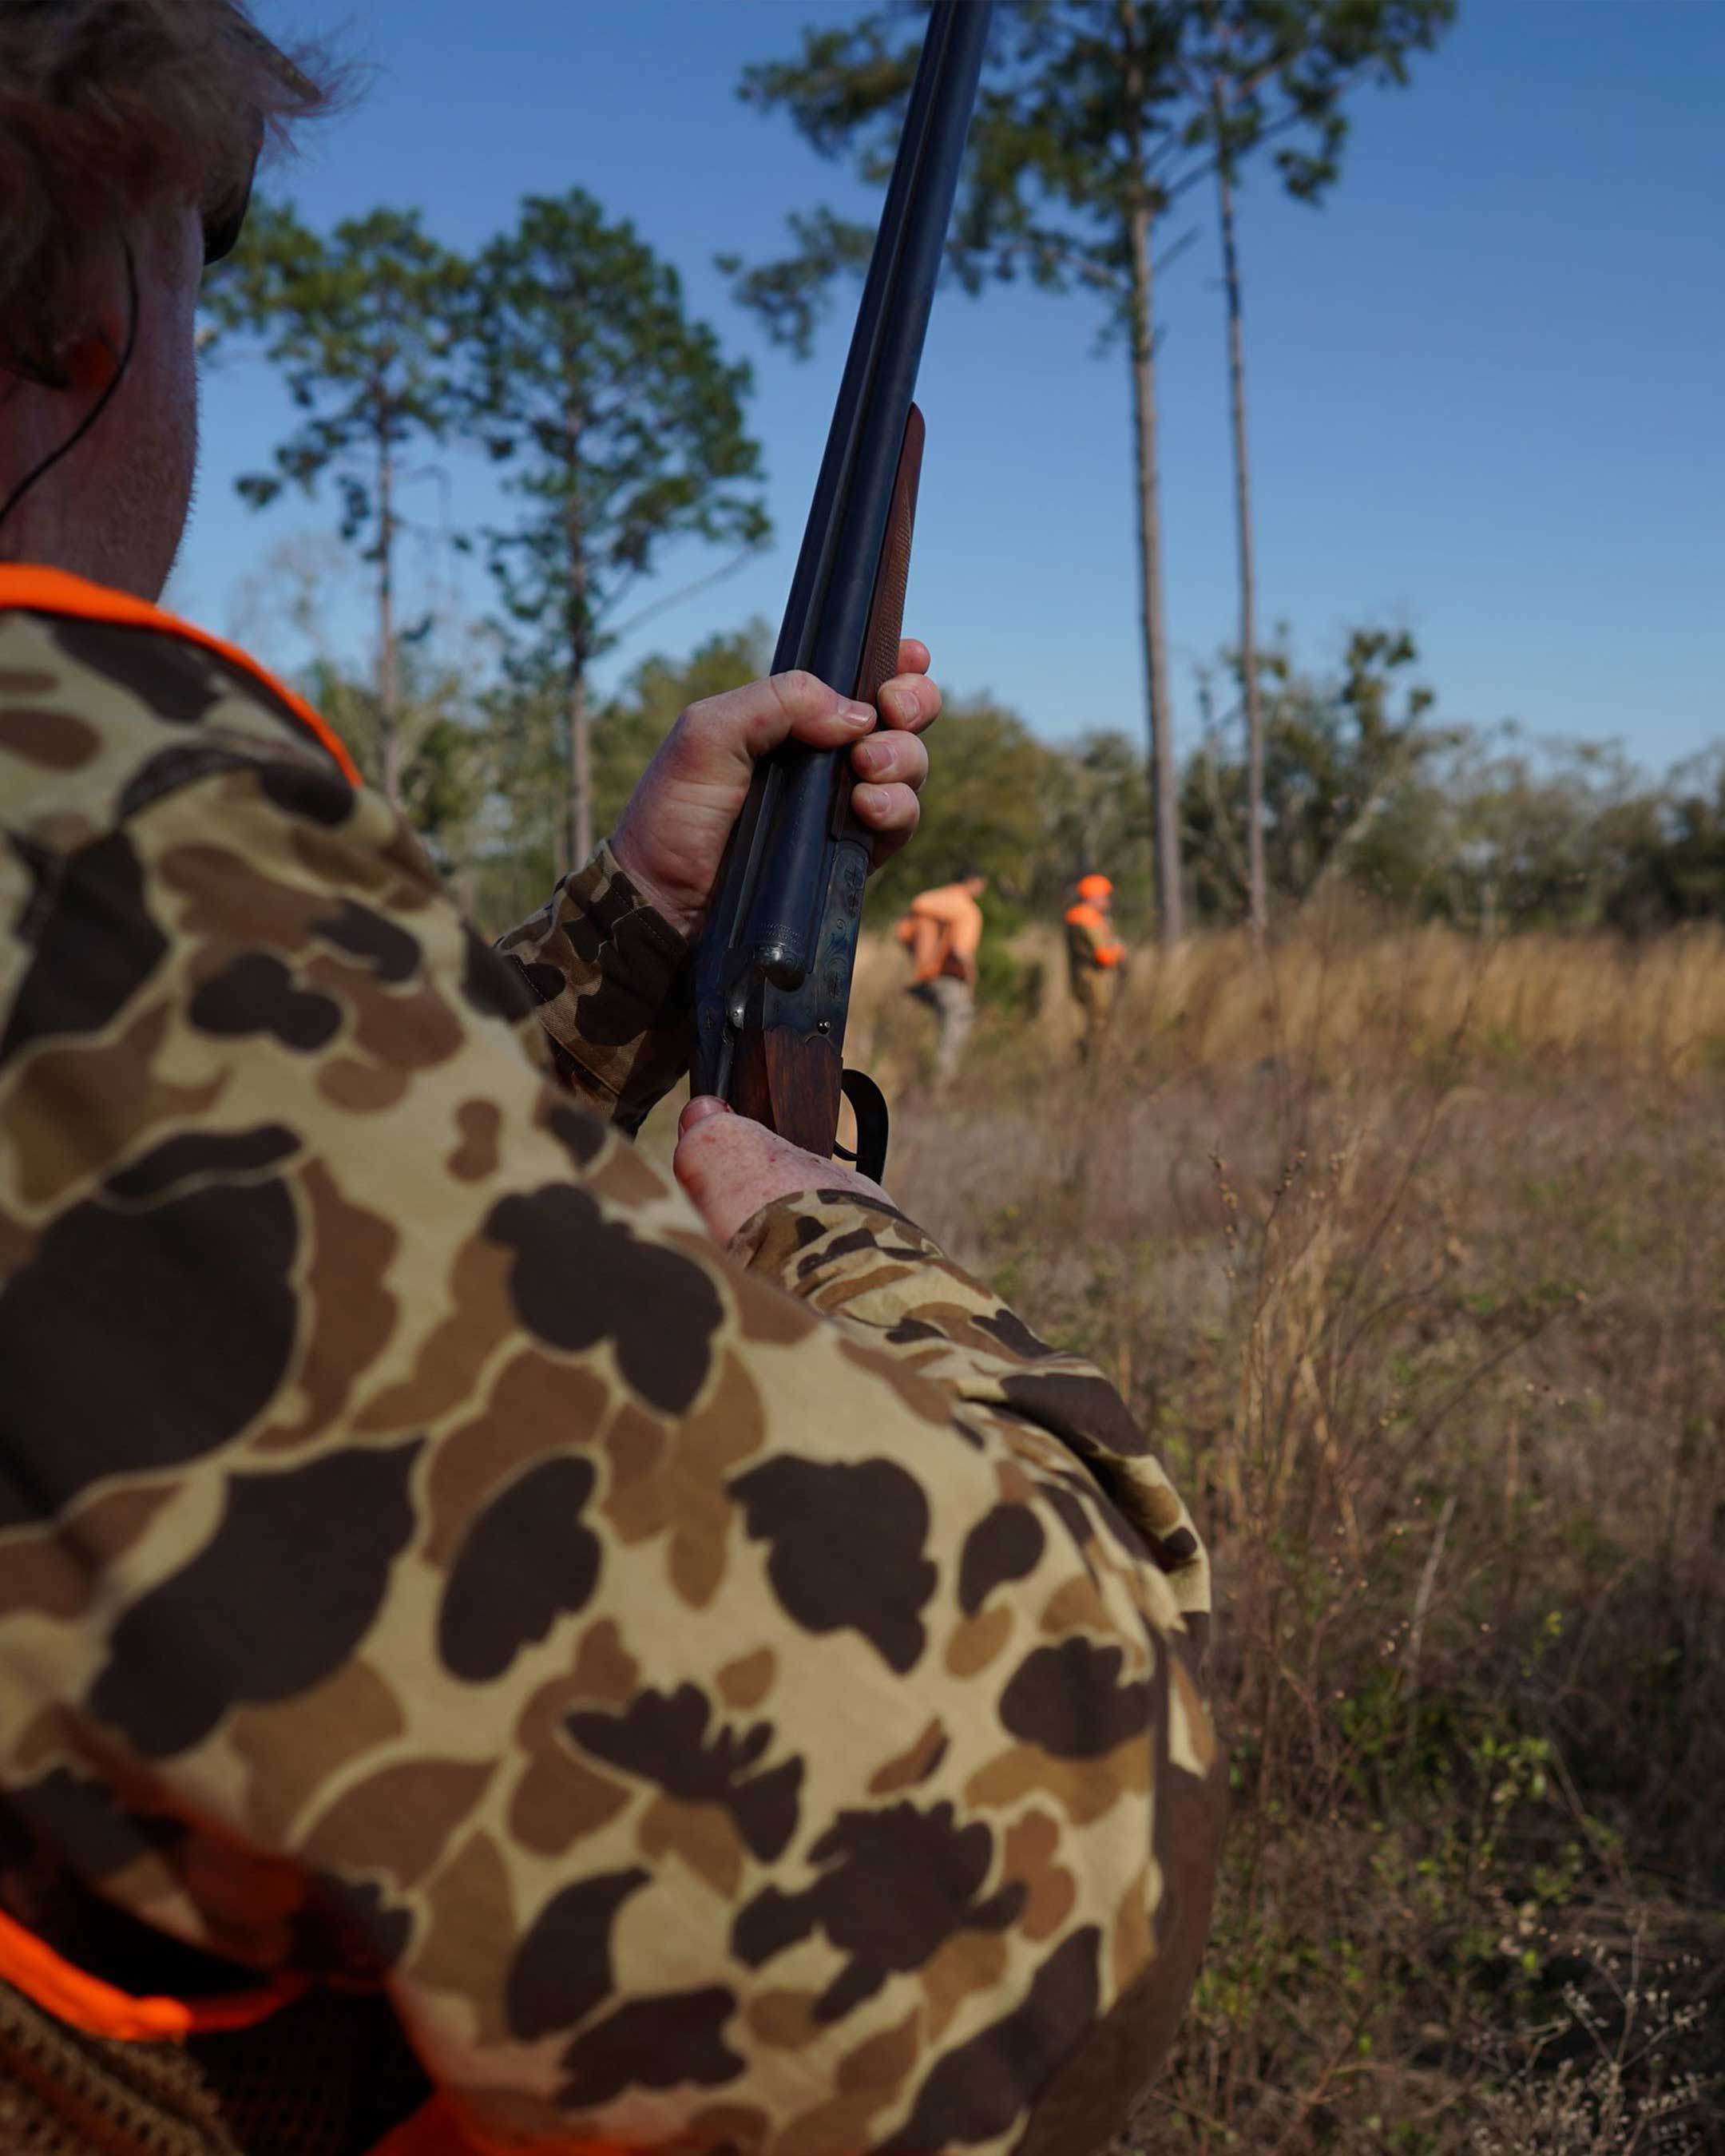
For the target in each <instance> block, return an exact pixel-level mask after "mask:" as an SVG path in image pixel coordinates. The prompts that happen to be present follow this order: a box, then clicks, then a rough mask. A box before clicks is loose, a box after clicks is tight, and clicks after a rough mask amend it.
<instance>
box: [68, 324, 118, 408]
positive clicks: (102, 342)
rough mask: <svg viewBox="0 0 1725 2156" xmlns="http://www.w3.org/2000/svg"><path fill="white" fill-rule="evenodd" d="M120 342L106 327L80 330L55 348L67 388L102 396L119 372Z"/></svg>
mask: <svg viewBox="0 0 1725 2156" xmlns="http://www.w3.org/2000/svg"><path fill="white" fill-rule="evenodd" d="M54 357H55V359H56V360H57V361H58V362H59V367H60V371H61V372H62V373H63V374H64V377H65V387H66V388H67V389H68V390H69V391H71V392H73V393H75V394H77V395H79V396H81V397H100V395H101V393H102V392H103V391H104V390H105V388H108V386H109V385H110V382H112V381H113V379H114V377H115V376H116V374H117V373H118V372H120V367H121V343H120V340H119V339H118V338H117V337H114V336H110V335H109V333H108V332H107V331H105V330H103V329H94V328H93V329H87V330H80V331H78V333H77V334H76V335H75V336H70V337H68V338H67V340H66V341H65V342H64V344H63V345H60V346H59V347H58V348H57V349H56V351H55V353H54Z"/></svg>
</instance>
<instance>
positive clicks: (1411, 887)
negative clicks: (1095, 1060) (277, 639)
mask: <svg viewBox="0 0 1725 2156" xmlns="http://www.w3.org/2000/svg"><path fill="white" fill-rule="evenodd" d="M340 574H341V563H340V559H339V557H337V556H336V555H334V554H331V555H330V556H328V557H324V558H322V559H321V561H317V562H312V563H311V564H307V563H306V562H305V561H304V559H303V558H302V557H300V556H298V555H297V554H296V552H295V550H291V549H290V550H288V551H287V552H286V554H285V557H283V558H281V559H279V560H278V562H276V563H275V565H274V566H273V568H272V570H271V572H270V581H271V582H272V583H273V584H274V586H275V596H276V597H277V598H278V600H279V599H280V593H281V591H282V589H283V588H286V587H293V586H295V585H297V595H296V597H295V598H292V599H290V603H289V609H288V610H289V613H290V618H291V619H293V621H294V623H295V625H296V626H297V627H298V628H299V629H300V630H301V632H302V633H304V634H308V635H310V636H311V639H312V640H313V642H314V644H315V643H316V640H317V634H318V632H317V626H316V624H317V622H318V619H319V618H320V616H321V614H323V613H326V611H327V608H328V603H329V596H328V595H329V587H330V585H331V583H333V582H334V581H335V580H336V578H337V577H339V576H340ZM497 635H498V632H497V631H496V630H495V629H485V628H483V627H480V628H478V629H470V631H468V633H467V634H466V636H465V639H462V640H461V641H460V642H459V643H455V644H451V643H450V641H449V639H447V638H428V639H425V640H424V641H423V642H420V643H414V644H408V645H406V646H404V647H403V652H402V662H403V663H402V665H401V668H400V671H399V678H398V695H399V696H400V700H401V712H400V716H398V720H397V721H396V725H397V728H398V731H397V734H396V737H395V741H396V750H395V752H396V753H397V754H398V757H399V759H400V760H399V764H398V788H399V793H400V798H401V799H402V802H403V806H404V808H406V811H407V813H408V816H409V818H410V819H412V821H413V824H414V827H415V829H418V831H419V832H420V833H421V834H422V835H423V836H424V839H425V840H426V842H427V844H428V845H429V847H430V849H431V850H432V852H433V854H434V856H435V857H436V859H437V860H438V862H439V866H440V867H441V868H442V869H443V870H444V872H445V873H446V875H449V877H450V879H451V880H452V881H453V883H454V885H455V887H456V889H457V891H458V892H459V896H460V897H461V899H462V901H463V902H464V903H465V905H466V906H467V907H468V909H469V910H470V911H471V912H472V913H473V914H474V915H475V917H476V918H478V919H479V920H480V921H482V922H483V923H485V924H486V925H487V926H489V927H491V928H493V929H501V927H504V926H506V924H507V923H509V922H510V921H514V920H516V919H519V918H521V917H522V916H525V915H526V913H527V912H529V911H531V909H532V908H533V907H535V906H537V905H539V904H540V903H542V901H543V899H544V896H545V894H546V892H547V891H548V890H549V889H550V887H551V885H552V882H553V881H554V880H555V878H556V876H557V874H558V873H559V872H560V871H561V869H562V865H563V863H564V861H565V860H566V858H567V829H566V828H565V823H564V817H563V796H562V792H561V791H560V787H559V779H560V776H561V774H562V770H563V761H562V757H563V743H562V722H563V720H564V718H565V716H566V711H565V708H564V703H563V699H562V693H561V690H560V688H559V687H558V685H557V684H556V683H555V682H552V683H548V684H544V685H539V686H537V687H535V686H533V685H523V684H522V683H521V682H519V681H517V680H514V679H513V678H511V675H509V674H508V673H507V672H506V671H502V670H499V669H498V668H497V667H496V666H495V665H494V664H493V663H492V658H493V654H494V651H495V643H496V640H497ZM772 648H773V634H772V630H771V629H770V628H769V626H768V624H767V623H766V622H764V621H760V620H757V621H753V622H750V623H747V624H743V625H742V626H741V627H740V628H738V629H735V630H732V631H729V632H726V633H725V634H719V635H715V636H711V637H709V638H707V639H705V640H704V641H703V642H701V644H698V645H697V646H696V649H694V650H693V651H692V652H691V653H689V654H686V655H684V656H681V657H677V656H674V655H672V654H666V653H656V654H654V655H653V656H651V657H649V658H647V659H645V660H642V661H641V662H640V663H639V665H637V666H636V667H634V670H632V671H631V672H630V673H629V675H628V676H627V677H626V678H625V679H624V681H623V682H622V683H621V684H620V685H619V687H618V688H617V689H616V690H614V693H612V694H611V695H609V696H603V697H599V698H596V699H595V700H594V701H593V708H592V711H591V713H590V761H591V773H592V811H593V817H594V819H595V825H596V828H598V829H601V830H603V829H608V828H609V826H610V824H612V823H613V822H614V820H615V819H616V816H617V814H618V813H619V810H620V809H621V808H622V806H623V803H624V800H625V799H626V798H628V795H629V789H630V788H631V787H632V786H633V785H634V782H635V780H636V778H638V777H639V773H640V772H641V770H642V768H643V767H644V765H645V763H646V762H647V760H648V759H649V757H650V756H651V755H652V753H653V751H654V749H655V747H657V746H658V744H659V742H660V740H661V739H662V738H663V737H664V736H665V732H666V731H668V730H669V728H670V726H671V724H672V722H673V721H675V718H676V716H677V714H678V713H679V712H680V711H682V710H683V709H684V707H685V706H686V705H688V704H691V703H693V702H696V701H698V700H699V699H700V698H701V697H703V696H714V695H716V694H717V693H718V692H719V691H720V690H723V689H726V688H729V687H732V686H733V685H735V684H736V683H737V682H738V681H741V680H747V679H750V678H752V677H753V676H755V675H758V674H760V673H761V672H762V671H763V670H765V669H766V667H767V666H768V665H769V664H770V661H771V655H772ZM1258 665H1259V675H1260V703H1261V707H1262V711H1263V724H1264V764H1263V770H1264V777H1263V803H1264V816H1263V824H1262V829H1263V834H1264V836H1263V859H1264V873H1265V879H1266V889H1267V891H1268V895H1269V897H1270V900H1271V906H1272V909H1273V915H1272V920H1273V921H1276V920H1279V921H1282V922H1284V923H1285V922H1286V921H1288V920H1290V919H1291V917H1292V916H1294V915H1296V913H1297V912H1298V911H1299V910H1300V909H1301V908H1302V907H1304V906H1308V905H1310V904H1311V903H1312V901H1314V900H1316V899H1317V898H1319V897H1320V896H1321V895H1322V894H1323V893H1324V892H1325V891H1330V890H1332V889H1345V890H1348V891H1352V892H1353V893H1355V894H1357V895H1358V896H1360V897H1362V898H1363V899H1365V900H1366V901H1368V902H1370V903H1371V904H1372V905H1373V906H1377V907H1379V908H1382V909H1384V910H1385V911H1391V912H1393V913H1394V914H1397V915H1399V916H1404V917H1411V918H1415V919H1436V920H1442V921H1448V922H1450V923H1451V924H1452V925H1454V926H1455V927H1460V928H1464V929H1468V930H1472V931H1476V932H1482V933H1485V934H1488V935H1491V934H1497V933H1503V932H1512V931H1514V930H1516V929H1517V928H1532V927H1542V928H1555V929H1560V930H1563V929H1567V930H1578V931H1579V930H1587V929H1595V928H1611V929H1617V930H1623V931H1627V932H1634V933H1640V932H1651V931H1654V930H1657V929H1661V928H1666V927H1672V926H1675V925H1677V924H1679V923H1681V922H1685V921H1697V920H1702V919H1709V920H1716V921H1725V752H1721V753H1720V754H1718V755H1717V756H1714V757H1702V758H1698V759H1695V760H1693V761H1692V762H1687V763H1685V764H1682V765H1680V766H1679V767H1677V768H1676V769H1675V770H1673V771H1672V772H1671V773H1668V774H1667V775H1666V777H1664V778H1660V779H1655V778H1649V777H1647V776H1646V775H1645V774H1643V773H1640V772H1638V771H1637V770H1636V769H1635V767H1633V766H1632V765H1631V764H1630V762H1628V761H1627V759H1626V758H1625V756H1624V754H1623V752H1622V751H1621V749H1620V748H1619V747H1616V746H1615V745H1611V744H1600V743H1598V742H1582V741H1565V740H1542V739H1536V738H1532V737H1528V736H1527V735H1526V734H1524V733H1523V732H1522V730H1521V729H1519V728H1518V727H1517V726H1515V725H1514V724H1513V723H1512V722H1508V721H1506V722H1504V723H1502V724H1501V725H1498V726H1491V727H1481V726H1464V725H1458V724H1451V723H1449V722H1447V721H1445V720H1443V719H1442V718H1441V716H1440V713H1439V710H1438V702H1437V698H1436V696H1435V692H1434V690H1432V689H1431V688H1430V686H1429V685H1426V684H1425V683H1424V682H1422V681H1421V680H1420V679H1419V678H1418V675H1419V671H1420V669H1419V654H1418V651H1417V649H1416V646H1415V644H1414V639H1413V638H1412V637H1411V636H1410V635H1409V634H1407V633H1405V632H1404V631H1398V630H1389V629H1381V628H1376V627H1363V628H1360V629H1355V630H1353V632H1351V633H1350V634H1348V636H1347V637H1346V638H1345V639H1344V641H1343V648H1342V649H1341V651H1340V653H1339V654H1338V657H1337V663H1336V664H1335V665H1333V666H1332V667H1330V668H1327V669H1326V668H1312V667H1310V666H1308V665H1305V664H1303V663H1301V660H1299V659H1298V657H1297V656H1296V653H1295V651H1294V649H1293V647H1292V644H1291V639H1290V637H1289V635H1288V633H1287V631H1286V629H1278V630H1277V631H1276V633H1275V634H1274V635H1272V636H1271V638H1269V639H1267V640H1266V644H1265V646H1264V648H1263V649H1260V652H1259V654H1258ZM300 685H301V686H302V687H303V688H304V689H305V691H306V693H307V694H308V695H310V696H311V697H312V698H313V700H314V701H316V703H317V704H318V705H319V706H320V707H321V709H323V710H324V711H326V713H327V714H328V715H329V716H330V717H331V720H332V721H333V722H334V723H335V724H336V726H337V727H338V729H339V730H340V731H341V734H342V736H343V737H344V738H345V739H346V740H347V742H349V743H350V744H351V745H352V747H353V749H354V751H355V753H356V755H357V757H358V759H359V761H360V762H361V764H362V767H364V768H365V770H366V772H367V775H368V776H369V777H371V778H373V779H374V780H376V779H377V778H380V777H381V773H382V764H383V757H384V754H385V748H386V743H387V742H388V739H389V736H388V732H387V731H386V729H385V728H384V726H382V723H381V721H380V714H379V708H378V697H377V686H376V683H375V680H373V679H371V678H368V677H365V676H362V675H356V674H354V673H353V672H352V671H351V670H349V669H348V668H347V666H345V665H343V664H342V663H341V660H339V659H338V658H337V657H336V655H335V654H333V653H332V652H330V651H327V650H326V651H322V652H320V653H319V654H318V655H317V656H316V658H315V659H314V660H313V661H312V662H311V665H310V666H309V667H308V668H307V669H305V671H304V673H303V675H302V677H301V683H300ZM1224 688H1225V689H1226V690H1227V691H1229V692H1230V694H1231V696H1232V697H1233V698H1234V703H1233V705H1232V706H1229V707H1225V708H1218V707H1217V706H1218V695H1219V690H1223V689H1224ZM1194 704H1195V706H1197V708H1198V710H1199V712H1200V713H1201V714H1202V716H1203V719H1204V728H1203V732H1202V736H1201V738H1200V739H1199V742H1197V744H1196V745H1195V746H1194V747H1193V749H1192V750H1191V752H1190V753H1189V755H1188V756H1187V757H1186V758H1185V760H1184V762H1183V764H1181V765H1179V766H1178V767H1177V770H1176V784H1177V793H1176V798H1177V802H1178V834H1179V840H1180V850H1181V858H1182V861H1183V891H1182V897H1183V904H1184V909H1185V912H1186V915H1187V917H1188V920H1189V922H1190V923H1191V924H1192V925H1194V926H1200V927H1219V928H1225V927H1240V926H1244V925H1248V924H1249V923H1250V920H1251V878H1250V851H1249V844H1248V841H1249V833H1250V814H1249V798H1250V774H1249V772H1248V769H1247V765H1246V760H1245V743H1244V737H1243V734H1242V731H1241V728H1240V708H1239V706H1240V685H1239V654H1238V652H1237V650H1236V649H1233V648H1230V649H1226V650H1224V651H1221V652H1219V653H1218V654H1216V657H1215V660H1214V662H1213V663H1212V664H1211V665H1209V666H1208V667H1206V668H1203V669H1200V670H1199V672H1198V675H1197V678H1196V680H1195V683H1194ZM936 747H937V755H936V757H935V759H934V765H933V770H932V776H931V778H930V779H929V783H928V786H927V791H926V793H925V795H924V818H923V828H922V833H921V834H920V835H919V837H918V839H917V843H916V845H915V846H914V847H913V848H912V849H911V850H910V851H909V852H908V853H906V854H903V855H900V856H899V857H898V858H897V859H896V860H894V861H893V862H892V863H891V865H889V866H888V867H887V868H886V870H884V871H883V872H882V873H881V874H880V875H879V876H878V877H876V878H875V882H874V884H873V885H871V887H870V901H869V906H870V914H869V917H870V921H872V922H873V924H874V925H875V926H876V927H881V926H884V925H886V923H887V922H889V921H891V919H892V917H893V916H895V915H896V912H897V911H899V910H900V909H901V907H902V906H904V905H905V904H906V902H907V901H908V900H909V898H910V896H911V894H912V893H913V892H914V891H916V890H918V889H920V888H922V886H924V885H928V884H932V883H937V882H944V881H947V880H949V879H951V878H953V877H956V876H957V875H960V874H961V873H963V872H964V871H966V870H969V869H971V868H979V869H981V870H983V872H984V873H985V874H986V875H988V877H989V879H990V883H991V886H992V890H991V896H990V901H989V906H990V910H991V911H992V912H993V915H994V917H995V921H996V925H997V926H1004V927H1009V926H1011V925H1012V924H1013V923H1014V921H1016V920H1019V919H1023V918H1025V917H1042V918H1052V917H1054V916H1057V915H1058V914H1059V913H1060V911H1062V910H1063V909H1064V908H1065V906H1066V905H1067V903H1068V902H1069V901H1070V893H1071V887H1072V885H1073V884H1074V883H1075V882H1076V880H1077V878H1078V877H1079V876H1080V875H1082V874H1084V873H1085V872H1086V870H1090V869H1094V868H1098V867H1100V868H1102V869H1105V870H1106V871H1107V873H1108V874H1109V875H1110V876H1111V878H1112V879H1113V880H1114V883H1115V885H1116V887H1117V910H1118V912H1119V914H1120V916H1121V918H1122V921H1123V923H1124V925H1125V926H1126V927H1127V932H1128V933H1129V934H1131V935H1132V936H1133V937H1147V936H1149V935H1151V934H1153V932H1154V929H1155V925H1156V921H1157V919H1158V908H1157V899H1156V893H1155V886H1154V881H1153V875H1152V872H1151V869H1150V865H1149V860H1148V857H1147V850H1146V845H1145V840H1146V838H1147V834H1148V829H1149V820H1150V808H1149V793H1148V788H1147V769H1146V758H1145V755H1144V752H1143V749H1142V747H1141V746H1140V745H1139V744H1137V743H1136V742H1133V741H1132V739H1131V738H1130V737H1127V735H1125V734H1123V733H1121V732H1119V731H1095V732H1091V733H1086V734H1083V735H1080V736H1078V737H1075V738H1069V739H1063V740H1051V739H1050V738H1049V737H1047V736H1045V734H1043V733H1042V732H1041V731H1039V730H1038V729H1037V727H1036V726H1034V724H1033V723H1032V721H1031V720H1030V719H1029V718H1027V717H1026V716H1024V714H1022V713H1020V712H1019V711H1015V710H1014V709H1012V708H1011V707H1010V706H1007V705H1005V704H1004V703H1002V702H999V701H997V700H995V699H993V698H992V697H988V696H972V697H964V696H958V697H956V698H952V699H949V701H948V704H947V711H946V713H945V715H944V716H942V720H941V722H940V727H939V731H938V734H937V741H936Z"/></svg>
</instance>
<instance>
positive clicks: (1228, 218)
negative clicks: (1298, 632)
mask: <svg viewBox="0 0 1725 2156" xmlns="http://www.w3.org/2000/svg"><path fill="white" fill-rule="evenodd" d="M1215 110H1216V142H1217V153H1216V191H1217V195H1218V198H1219V203H1220V208H1221V223H1222V275H1223V280H1224V283H1225V285H1226V286H1227V292H1228V382H1229V391H1230V397H1231V399H1232V403H1233V409H1234V508H1235V525H1236V527H1237V530H1238V534H1239V540H1240V680H1241V684H1242V685H1243V688H1244V691H1245V716H1246V884H1247V906H1248V910H1249V916H1250V921H1251V929H1252V937H1253V940H1254V941H1255V942H1262V941H1263V938H1264V932H1265V930H1266V928H1267V927H1268V926H1269V922H1270V900H1269V892H1268V890H1267V887H1266V877H1265V873H1264V701H1263V696H1262V694H1261V691H1260V685H1259V681H1258V616H1257V603H1258V602H1257V579H1256V574H1255V568H1254V565H1253V559H1252V486H1251V467H1250V462H1249V461H1248V459H1247V455H1246V415H1245V333H1244V330H1243V327H1242V325H1241V319H1240V257H1239V254H1238V251H1237V249H1236V248H1235V239H1234V174H1233V172H1232V171H1231V169H1230V162H1229V158H1228V154H1227V135H1226V121H1225V117H1224V113H1223V110H1222V98H1221V93H1220V91H1219V90H1218V92H1217V94H1216V100H1215Z"/></svg>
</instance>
